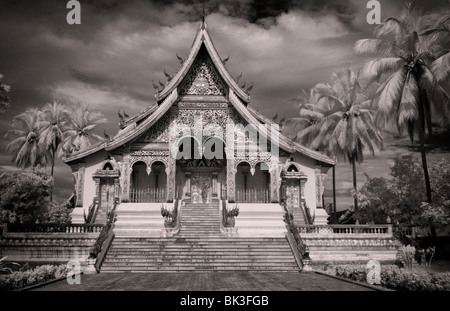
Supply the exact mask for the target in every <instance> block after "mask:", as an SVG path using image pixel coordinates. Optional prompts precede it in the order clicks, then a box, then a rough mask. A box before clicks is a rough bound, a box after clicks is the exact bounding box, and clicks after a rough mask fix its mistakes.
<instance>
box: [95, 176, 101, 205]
mask: <svg viewBox="0 0 450 311" xmlns="http://www.w3.org/2000/svg"><path fill="white" fill-rule="evenodd" d="M94 182H95V197H94V201H100V195H101V194H100V178H99V177H94Z"/></svg>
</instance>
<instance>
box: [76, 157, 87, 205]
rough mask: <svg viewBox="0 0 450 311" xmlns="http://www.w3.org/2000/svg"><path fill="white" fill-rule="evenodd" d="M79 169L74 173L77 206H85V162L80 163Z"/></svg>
mask: <svg viewBox="0 0 450 311" xmlns="http://www.w3.org/2000/svg"><path fill="white" fill-rule="evenodd" d="M77 166H78V167H77V171H76V172H75V173H74V177H75V197H76V202H75V207H83V188H84V172H85V166H84V163H78V165H77Z"/></svg>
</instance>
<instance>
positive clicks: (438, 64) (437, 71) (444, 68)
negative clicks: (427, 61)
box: [431, 52, 450, 82]
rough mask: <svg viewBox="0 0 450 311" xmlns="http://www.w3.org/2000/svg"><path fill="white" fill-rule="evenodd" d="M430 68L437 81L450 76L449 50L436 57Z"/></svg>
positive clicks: (442, 80)
mask: <svg viewBox="0 0 450 311" xmlns="http://www.w3.org/2000/svg"><path fill="white" fill-rule="evenodd" d="M431 70H432V72H433V73H434V76H435V77H436V79H437V80H438V81H439V82H444V81H445V80H446V79H447V78H448V77H449V76H450V52H448V53H446V54H444V55H442V56H441V57H439V58H438V59H436V60H435V61H434V62H433V63H432V67H431Z"/></svg>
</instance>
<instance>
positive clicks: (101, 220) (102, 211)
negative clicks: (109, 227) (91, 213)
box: [94, 204, 111, 224]
mask: <svg viewBox="0 0 450 311" xmlns="http://www.w3.org/2000/svg"><path fill="white" fill-rule="evenodd" d="M110 210H111V208H110ZM107 213H108V211H107V208H106V206H102V205H101V204H100V206H99V207H98V211H97V215H96V217H95V221H94V223H96V224H106V216H107Z"/></svg>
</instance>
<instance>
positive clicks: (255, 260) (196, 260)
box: [107, 257, 293, 265]
mask: <svg viewBox="0 0 450 311" xmlns="http://www.w3.org/2000/svg"><path fill="white" fill-rule="evenodd" d="M107 262H108V263H125V264H128V263H130V262H133V263H142V264H145V263H152V264H172V263H177V264H180V263H183V264H186V263H187V262H189V263H191V264H196V263H217V264H223V265H225V264H230V263H236V264H241V265H242V264H245V263H265V264H275V263H278V264H282V263H289V264H292V263H293V262H292V258H241V259H239V260H234V259H233V258H231V259H221V258H201V257H196V258H189V257H177V258H173V259H170V260H167V258H163V257H159V258H157V257H155V258H136V259H130V258H123V257H121V258H117V257H115V258H110V259H108V260H107Z"/></svg>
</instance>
